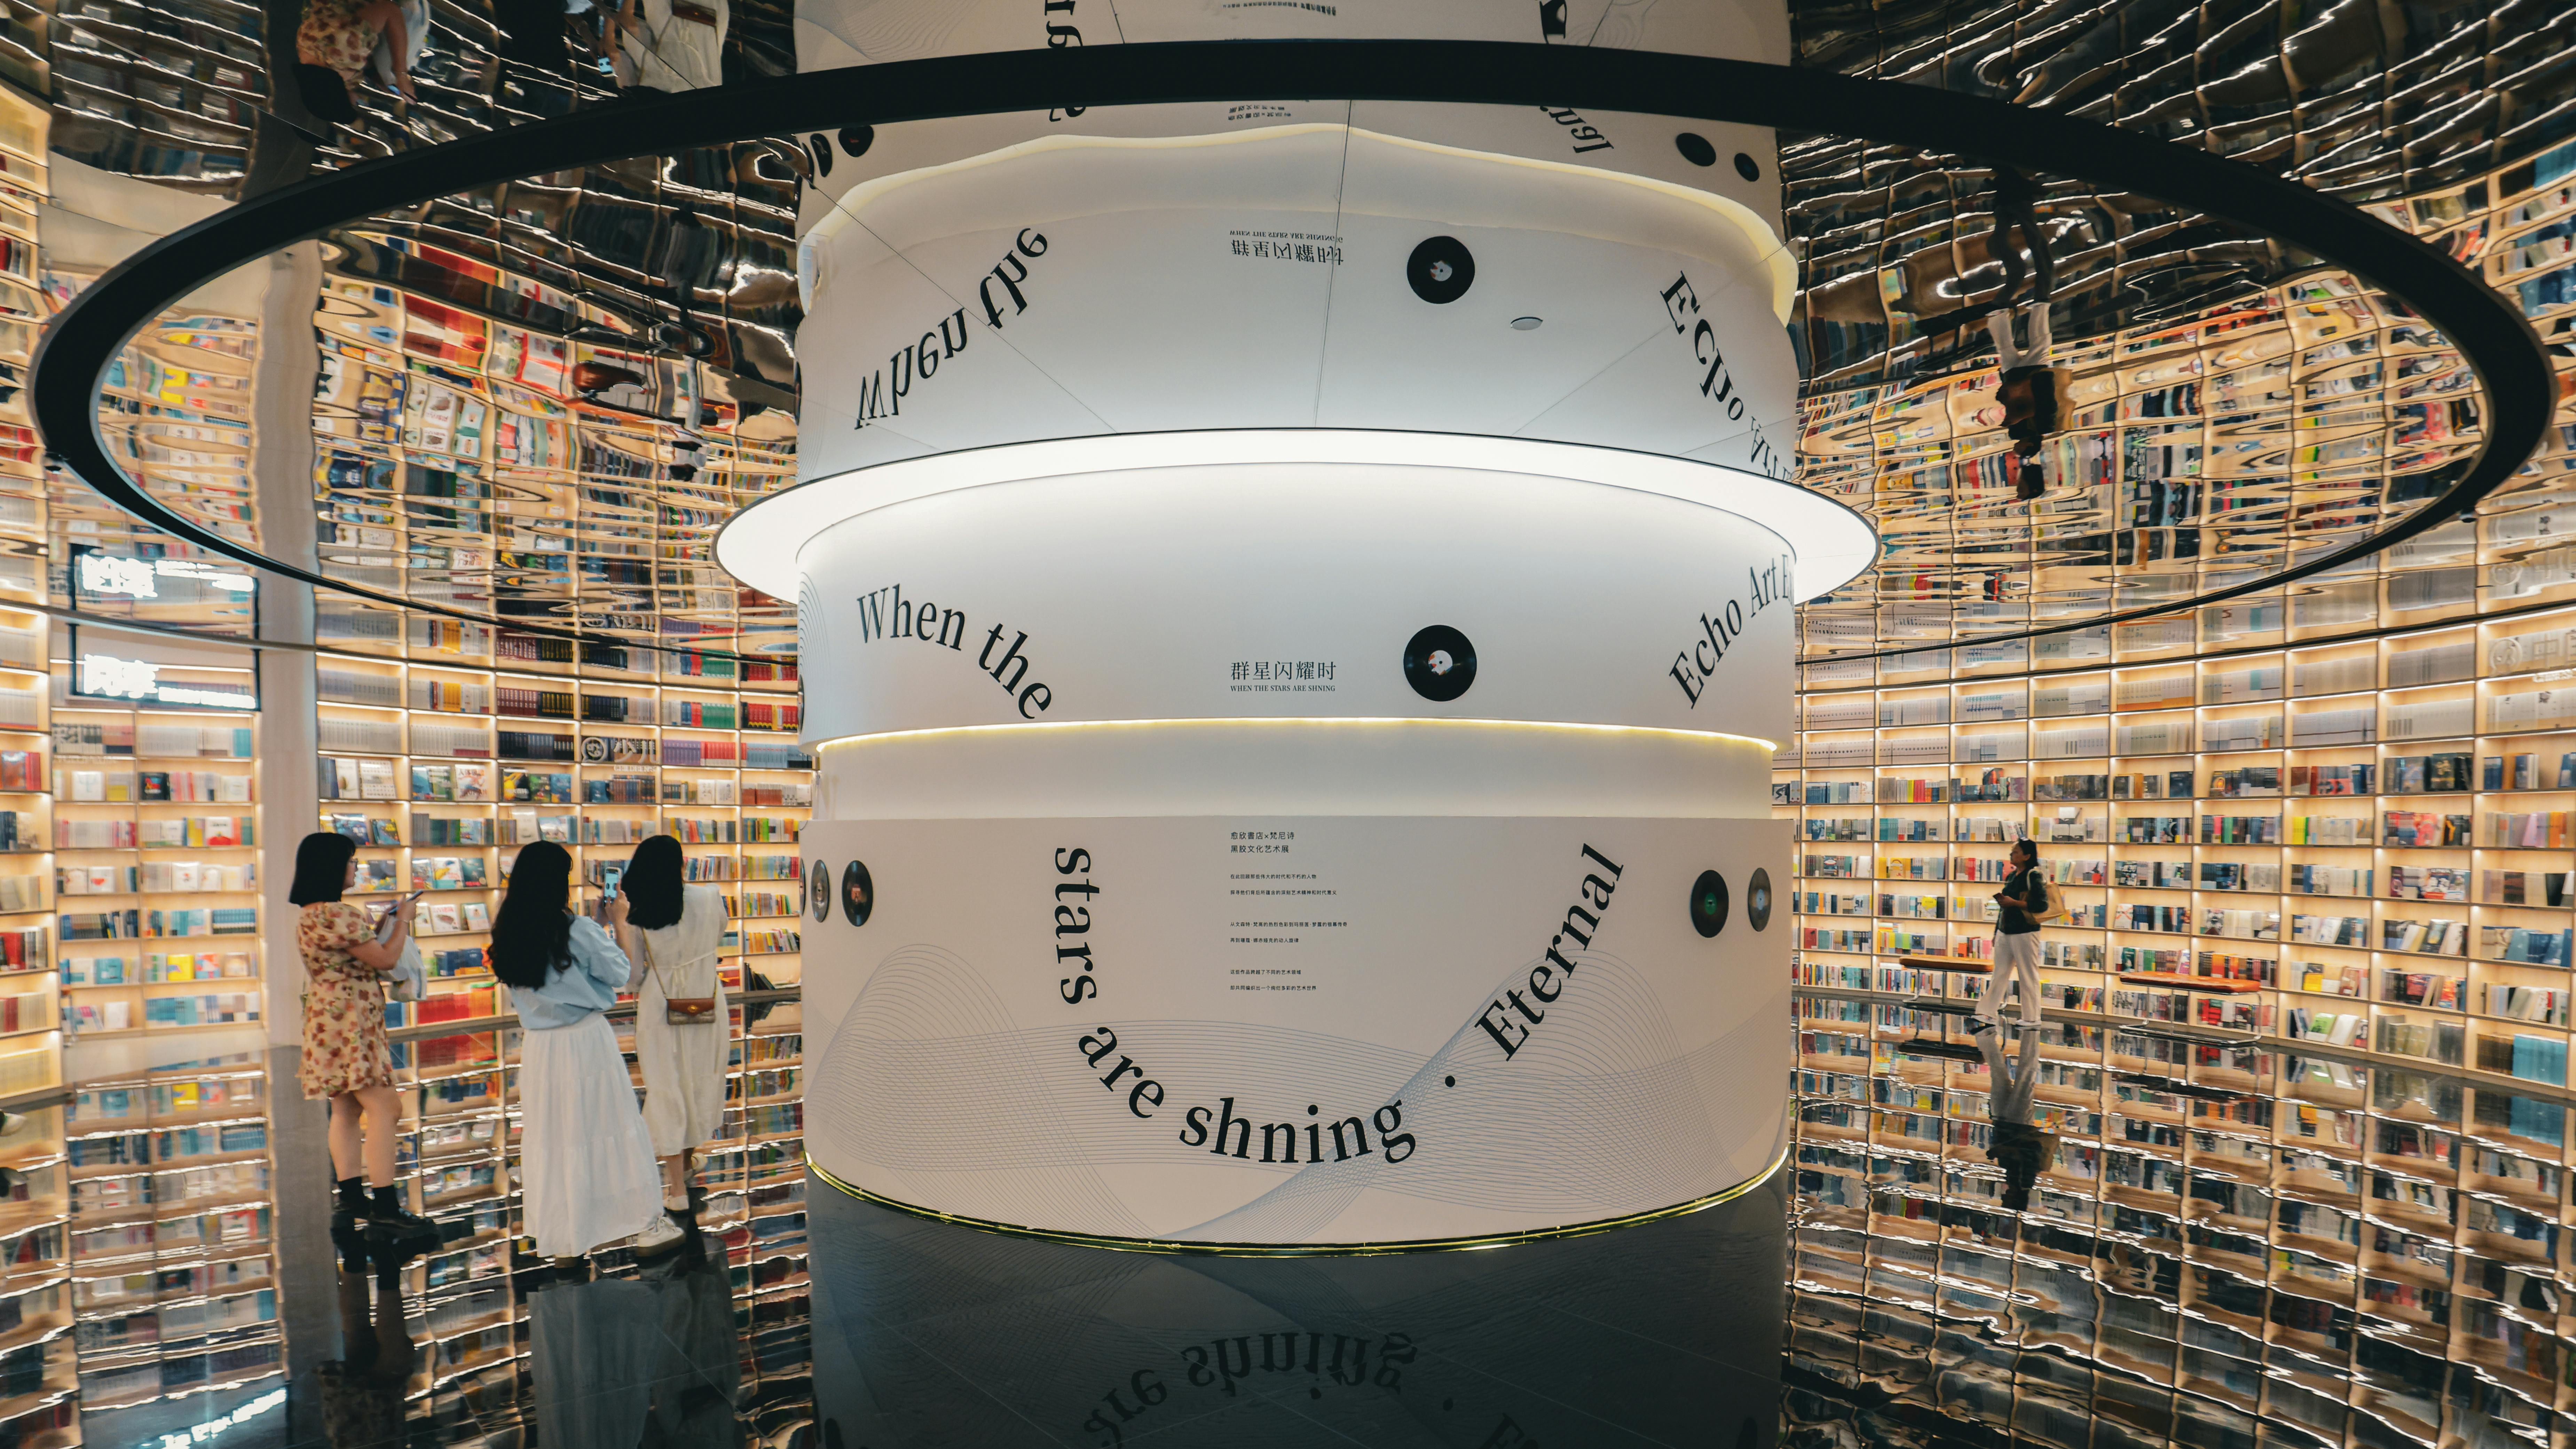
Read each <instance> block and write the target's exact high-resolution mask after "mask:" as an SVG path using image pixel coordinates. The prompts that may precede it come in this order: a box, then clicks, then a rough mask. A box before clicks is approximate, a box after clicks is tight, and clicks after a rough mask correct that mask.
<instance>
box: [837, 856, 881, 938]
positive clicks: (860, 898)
mask: <svg viewBox="0 0 2576 1449" xmlns="http://www.w3.org/2000/svg"><path fill="white" fill-rule="evenodd" d="M876 908H877V883H876V881H875V880H874V879H873V878H871V877H870V876H869V875H868V863H867V862H866V861H864V860H854V861H851V862H850V864H849V866H848V868H847V869H845V870H843V871H842V872H841V914H842V915H845V916H847V917H849V918H850V924H851V925H853V926H864V925H866V924H867V923H868V917H869V916H871V915H873V914H875V912H876Z"/></svg>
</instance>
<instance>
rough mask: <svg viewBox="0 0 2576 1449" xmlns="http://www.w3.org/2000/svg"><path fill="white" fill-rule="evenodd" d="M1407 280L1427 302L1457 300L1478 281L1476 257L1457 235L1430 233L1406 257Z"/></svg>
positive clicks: (1439, 302) (1438, 302)
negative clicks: (1430, 234) (1429, 235)
mask: <svg viewBox="0 0 2576 1449" xmlns="http://www.w3.org/2000/svg"><path fill="white" fill-rule="evenodd" d="M1404 280H1405V281H1407V282H1409V283H1411V284H1412V286H1413V295H1415V296H1417V297H1420V298H1421V299H1422V300H1423V301H1425V302H1430V303H1433V304H1434V305H1438V304H1442V303H1448V302H1455V301H1457V300H1458V299H1459V298H1461V297H1463V296H1466V295H1467V289H1468V288H1469V287H1471V286H1474V285H1475V283H1476V259H1475V258H1474V257H1473V256H1471V255H1469V254H1468V251H1467V248H1466V245H1465V244H1464V243H1462V242H1460V241H1459V240H1458V239H1457V238H1456V237H1454V236H1435V237H1427V238H1425V239H1424V240H1423V242H1422V244H1421V245H1420V246H1417V247H1415V248H1414V249H1413V255H1412V256H1410V257H1407V258H1405V261H1404Z"/></svg>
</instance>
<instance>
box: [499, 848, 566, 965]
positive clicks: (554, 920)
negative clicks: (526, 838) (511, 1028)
mask: <svg viewBox="0 0 2576 1449" xmlns="http://www.w3.org/2000/svg"><path fill="white" fill-rule="evenodd" d="M571 903H572V852H571V851H569V850H566V849H564V848H563V847H562V846H560V845H557V844H555V843H554V842H553V841H551V840H540V841H537V842H536V843H535V844H532V845H529V846H526V847H523V848H522V849H521V850H520V851H519V858H518V859H517V860H516V861H514V862H513V863H512V864H511V866H510V889H509V890H508V891H507V892H505V893H504V894H503V895H502V897H501V909H500V911H499V913H498V914H496V915H494V916H493V917H492V953H491V954H492V974H493V975H495V976H498V977H500V978H501V980H502V981H504V982H505V983H507V984H509V985H512V986H516V987H520V988H522V989H525V990H534V989H535V988H537V987H540V986H543V985H545V984H546V976H547V974H548V973H550V972H552V971H553V970H554V968H556V967H557V966H560V965H562V964H564V963H565V962H566V961H569V960H571V959H572V917H571V916H570V915H569V914H567V913H566V907H568V906H569V905H570V904H571Z"/></svg>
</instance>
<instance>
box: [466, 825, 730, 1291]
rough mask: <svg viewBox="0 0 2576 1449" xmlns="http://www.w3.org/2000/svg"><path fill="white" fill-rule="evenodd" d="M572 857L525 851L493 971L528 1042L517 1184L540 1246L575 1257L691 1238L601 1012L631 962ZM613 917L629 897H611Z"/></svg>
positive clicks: (522, 1060)
mask: <svg viewBox="0 0 2576 1449" xmlns="http://www.w3.org/2000/svg"><path fill="white" fill-rule="evenodd" d="M571 903H572V855H571V853H570V852H569V851H566V850H565V849H564V848H563V847H562V846H560V845H556V844H553V843H552V842H548V841H541V842H538V843H537V844H534V845H530V846H528V847H526V848H525V849H523V850H521V851H520V852H519V856H518V859H517V860H516V861H514V862H513V863H512V864H511V867H510V888H509V891H508V892H507V893H506V894H505V895H503V896H502V898H501V909H500V912H499V914H497V915H495V916H494V917H493V919H492V948H491V955H492V974H493V975H495V976H497V977H499V978H500V979H501V981H502V982H503V984H505V985H507V986H508V987H509V988H510V1005H511V1006H512V1007H513V1008H515V1009H516V1010H517V1011H518V1013H519V1022H520V1024H521V1025H522V1026H524V1027H526V1028H527V1030H526V1031H525V1032H524V1033H523V1034H522V1038H521V1045H520V1048H519V1109H520V1114H521V1127H520V1136H519V1179H520V1186H521V1190H522V1192H523V1194H524V1199H523V1201H524V1215H525V1218H526V1223H527V1232H528V1234H529V1236H531V1237H533V1238H535V1239H536V1240H537V1251H538V1252H539V1253H542V1254H544V1255H545V1256H547V1257H549V1258H555V1259H558V1260H562V1259H578V1258H580V1257H581V1256H582V1255H583V1254H585V1253H588V1252H590V1251H591V1250H592V1249H594V1248H598V1247H602V1246H604V1245H606V1244H609V1243H612V1242H614V1241H616V1240H618V1239H620V1238H624V1237H628V1236H630V1235H631V1236H633V1237H634V1238H635V1239H636V1242H635V1250H636V1252H638V1253H639V1254H648V1255H649V1254H653V1253H659V1252H664V1251H667V1250H669V1249H671V1248H675V1247H678V1246H679V1245H680V1243H681V1242H682V1241H683V1240H684V1237H685V1235H684V1234H683V1233H681V1231H680V1230H679V1229H678V1228H677V1227H675V1226H673V1225H672V1222H671V1220H670V1218H669V1216H668V1215H666V1214H665V1213H664V1212H663V1210H662V1173H661V1167H660V1164H659V1163H657V1162H655V1161H654V1158H653V1138H652V1135H651V1134H650V1133H648V1132H647V1131H645V1128H644V1114H643V1113H642V1112H641V1111H640V1110H638V1109H637V1107H636V1105H635V1085H634V1083H633V1081H632V1080H631V1079H630V1078H628V1076H627V1074H626V1058H625V1057H624V1055H622V1054H621V1053H620V1052H619V1051H618V1049H617V1033H616V1031H615V1030H614V1029H612V1028H611V1027H610V1026H609V1024H608V1018H606V1017H604V1016H602V1015H600V1013H601V1012H603V1011H606V1010H607V1009H608V1008H609V1007H611V1006H614V1005H616V1004H617V991H618V988H619V987H622V986H624V985H625V984H626V978H627V977H628V975H629V974H631V971H632V968H631V967H630V966H629V965H628V964H627V961H626V953H625V952H623V951H620V950H618V949H617V943H616V942H614V941H612V940H610V939H609V936H608V932H606V931H604V930H602V929H601V928H600V925H599V923H598V922H596V921H593V920H589V919H586V918H578V917H575V916H574V915H573V913H572V910H571ZM609 911H610V918H611V919H612V920H620V919H623V917H624V915H625V902H623V901H617V902H613V903H612V904H611V905H610V908H609Z"/></svg>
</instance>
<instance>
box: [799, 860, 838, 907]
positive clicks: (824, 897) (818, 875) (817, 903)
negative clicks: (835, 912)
mask: <svg viewBox="0 0 2576 1449" xmlns="http://www.w3.org/2000/svg"><path fill="white" fill-rule="evenodd" d="M805 895H806V901H805V904H807V905H808V906H811V907H812V908H813V911H814V919H815V920H817V921H828V920H830V919H832V868H831V867H830V866H828V865H825V864H824V863H823V862H821V861H819V860H818V861H816V862H814V879H813V880H812V881H811V882H810V883H808V884H807V886H806V888H805Z"/></svg>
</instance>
